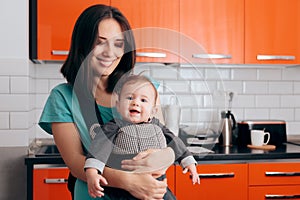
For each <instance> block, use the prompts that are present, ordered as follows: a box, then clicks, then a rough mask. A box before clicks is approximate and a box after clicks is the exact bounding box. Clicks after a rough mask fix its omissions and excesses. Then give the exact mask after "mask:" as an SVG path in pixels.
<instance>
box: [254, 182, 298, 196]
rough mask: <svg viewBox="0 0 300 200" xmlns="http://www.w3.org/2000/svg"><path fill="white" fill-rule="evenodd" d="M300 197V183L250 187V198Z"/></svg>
mask: <svg viewBox="0 0 300 200" xmlns="http://www.w3.org/2000/svg"><path fill="white" fill-rule="evenodd" d="M264 199H300V185H293V186H285V185H283V186H282V185H281V186H253V187H249V200H264Z"/></svg>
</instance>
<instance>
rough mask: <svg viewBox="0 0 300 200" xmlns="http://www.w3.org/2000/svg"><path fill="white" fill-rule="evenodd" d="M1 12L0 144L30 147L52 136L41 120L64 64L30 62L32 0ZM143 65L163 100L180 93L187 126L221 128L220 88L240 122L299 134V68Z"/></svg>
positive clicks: (14, 1) (0, 5) (6, 5)
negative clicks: (230, 94) (273, 122)
mask: <svg viewBox="0 0 300 200" xmlns="http://www.w3.org/2000/svg"><path fill="white" fill-rule="evenodd" d="M0 16H1V17H0V25H1V29H0V44H1V46H0V147H4V146H28V144H29V143H30V142H31V141H32V140H33V139H34V138H35V137H38V138H48V137H50V136H49V135H47V134H45V133H44V132H43V131H42V130H41V129H40V128H39V127H38V126H37V121H38V119H39V116H40V113H41V111H42V108H43V105H44V103H45V101H46V98H47V96H48V94H49V91H50V90H51V88H53V87H54V86H55V85H56V84H57V83H59V82H63V81H64V80H63V79H62V76H61V74H60V73H59V68H60V65H61V64H42V65H40V64H33V63H31V62H30V61H29V60H28V1H24V0H9V1H8V0H6V1H1V2H0ZM222 67H224V66H222ZM144 69H148V70H149V71H148V72H147V73H149V75H151V76H153V77H154V78H155V79H157V80H159V81H160V82H161V88H160V91H159V92H160V93H161V97H162V103H164V104H166V103H167V101H168V99H169V97H170V96H171V95H172V94H173V93H176V94H177V95H178V97H179V100H180V104H181V106H182V123H183V124H197V123H200V124H201V125H202V126H203V127H210V126H211V125H213V126H217V123H218V118H219V115H220V114H219V113H220V111H221V110H222V109H224V107H225V102H226V101H224V99H223V98H222V97H221V96H220V94H218V93H217V92H215V91H220V90H221V91H222V90H226V91H234V92H235V93H236V97H235V99H234V102H233V109H232V111H233V113H234V114H235V115H236V118H237V120H243V119H256V118H259V119H284V120H286V121H287V124H288V126H287V127H288V134H289V135H300V131H299V130H300V76H299V75H300V68H284V67H282V66H274V67H271V68H270V67H266V68H261V66H237V65H234V66H232V68H219V69H217V68H215V66H211V65H210V66H205V67H203V66H202V67H201V68H196V67H187V66H185V67H167V66H157V65H153V66H152V65H149V64H148V65H143V66H141V65H139V66H138V67H137V70H138V71H142V70H144ZM203 80H205V81H203ZM211 94H213V95H211ZM211 122H213V123H211Z"/></svg>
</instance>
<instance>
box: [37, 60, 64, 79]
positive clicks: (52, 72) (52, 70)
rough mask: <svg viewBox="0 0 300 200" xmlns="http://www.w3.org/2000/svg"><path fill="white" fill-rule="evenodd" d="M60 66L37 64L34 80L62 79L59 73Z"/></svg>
mask: <svg viewBox="0 0 300 200" xmlns="http://www.w3.org/2000/svg"><path fill="white" fill-rule="evenodd" d="M61 66H62V64H60V63H59V64H37V65H36V72H35V73H36V78H39V79H61V78H63V76H62V74H61V73H60V68H61Z"/></svg>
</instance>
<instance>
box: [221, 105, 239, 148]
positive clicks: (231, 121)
mask: <svg viewBox="0 0 300 200" xmlns="http://www.w3.org/2000/svg"><path fill="white" fill-rule="evenodd" d="M235 128H236V121H235V118H234V115H233V114H232V113H231V112H230V110H228V111H227V112H225V111H222V112H221V123H220V132H221V134H220V138H219V142H220V144H222V145H223V146H232V135H233V134H232V132H233V130H234V129H235Z"/></svg>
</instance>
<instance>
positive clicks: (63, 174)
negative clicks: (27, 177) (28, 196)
mask: <svg viewBox="0 0 300 200" xmlns="http://www.w3.org/2000/svg"><path fill="white" fill-rule="evenodd" d="M68 175H69V170H68V169H67V168H47V169H34V171H33V199H34V200H41V199H43V200H48V199H49V200H53V199H55V200H71V193H70V192H69V191H68V188H67V179H68Z"/></svg>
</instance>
